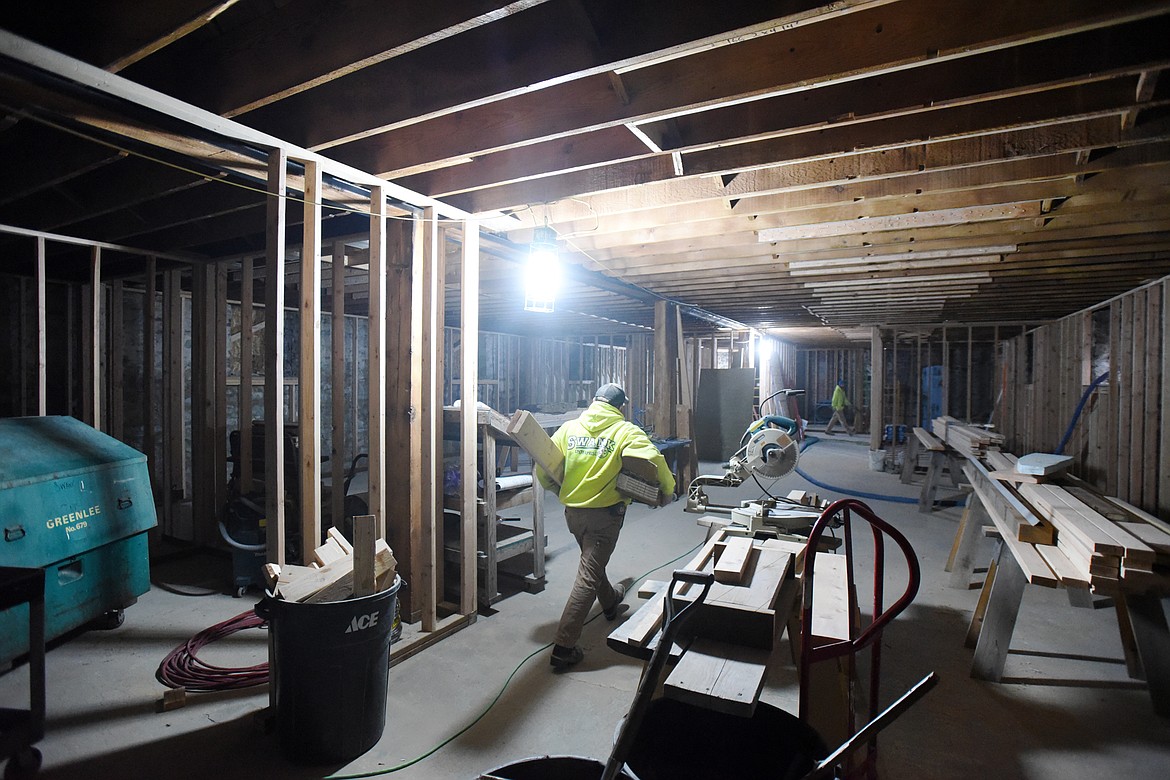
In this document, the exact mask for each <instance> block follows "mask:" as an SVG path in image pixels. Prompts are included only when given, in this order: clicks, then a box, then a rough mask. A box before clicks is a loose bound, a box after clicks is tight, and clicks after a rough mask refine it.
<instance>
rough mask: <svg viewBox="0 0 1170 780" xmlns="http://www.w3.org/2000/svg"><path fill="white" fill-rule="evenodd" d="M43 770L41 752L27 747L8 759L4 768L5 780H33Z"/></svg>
mask: <svg viewBox="0 0 1170 780" xmlns="http://www.w3.org/2000/svg"><path fill="white" fill-rule="evenodd" d="M40 768H41V751H39V750H37V749H36V748H35V747H26V748H25V749H24V750H21V751H19V752H17V753H16V755H14V756H13V757H12V758H10V759H8V766H6V767H4V780H31V778H33V777H34V776H35V775H36V773H37V771H38V770H39V769H40Z"/></svg>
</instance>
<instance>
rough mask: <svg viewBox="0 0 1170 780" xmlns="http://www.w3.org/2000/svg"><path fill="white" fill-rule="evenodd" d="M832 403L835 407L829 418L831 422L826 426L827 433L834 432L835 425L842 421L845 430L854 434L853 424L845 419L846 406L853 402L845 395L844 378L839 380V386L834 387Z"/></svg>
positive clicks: (851, 404)
mask: <svg viewBox="0 0 1170 780" xmlns="http://www.w3.org/2000/svg"><path fill="white" fill-rule="evenodd" d="M830 404H831V405H832V407H833V416H832V417H831V418H830V419H829V424H828V425H826V426H825V433H828V434H831V433H832V432H833V426H834V425H836V424H837V423H841V425H843V426H844V427H845V432H846V433H848V434H849V435H850V436H852V435H853V426H852V425H850V424H849V421H848V420H846V419H845V407H846V406H853V403H852V402H851V401H850V400H849V397H848V396H847V395H845V380H844V379H838V380H837V386H836V387H834V388H833V400H832V401H831V402H830Z"/></svg>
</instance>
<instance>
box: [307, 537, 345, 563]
mask: <svg viewBox="0 0 1170 780" xmlns="http://www.w3.org/2000/svg"><path fill="white" fill-rule="evenodd" d="M329 530H330V531H332V530H333V529H332V528H330V529H329ZM347 555H349V552H347V551H346V550H345V549H343V548H342V546H341V545H339V544H338V543H337V542H336V541H334V540H333V538H332V537H330V538H328V539H326V540H325V544H323V545H321V546H320V547H318V548H317V549H316V550H314V551H313V560H314V561H315V562H316V563H317V565H319V566H328V565H329V564H331V563H333V562H334V561H339V560H341V559H342V558H344V557H346V556H347Z"/></svg>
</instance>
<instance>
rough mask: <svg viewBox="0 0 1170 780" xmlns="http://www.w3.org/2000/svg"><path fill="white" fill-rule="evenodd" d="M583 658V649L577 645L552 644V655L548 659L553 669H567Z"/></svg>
mask: <svg viewBox="0 0 1170 780" xmlns="http://www.w3.org/2000/svg"><path fill="white" fill-rule="evenodd" d="M584 658H585V651H584V650H582V649H581V648H579V647H563V646H561V645H553V651H552V657H551V658H550V659H549V661H548V662H549V664H551V665H552V668H553V669H557V670H560V669H568V668H569V667H570V666H573V665H574V664H579V663H581V661H582V660H583V659H584Z"/></svg>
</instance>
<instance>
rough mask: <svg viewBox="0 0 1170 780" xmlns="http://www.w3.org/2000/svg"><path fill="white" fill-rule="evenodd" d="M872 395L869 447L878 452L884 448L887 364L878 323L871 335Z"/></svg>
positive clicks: (871, 330) (870, 398) (872, 329)
mask: <svg viewBox="0 0 1170 780" xmlns="http://www.w3.org/2000/svg"><path fill="white" fill-rule="evenodd" d="M869 344H870V347H869V365H870V397H869V448H870V450H872V451H874V452H877V451H878V450H880V449H881V448H882V406H883V399H884V398H885V394H884V386H883V383H884V380H885V365H884V360H883V359H884V355H883V354H882V331H881V328H879V327H877V326H876V325H875V326H874V327H873V328H871V329H870V336H869Z"/></svg>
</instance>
